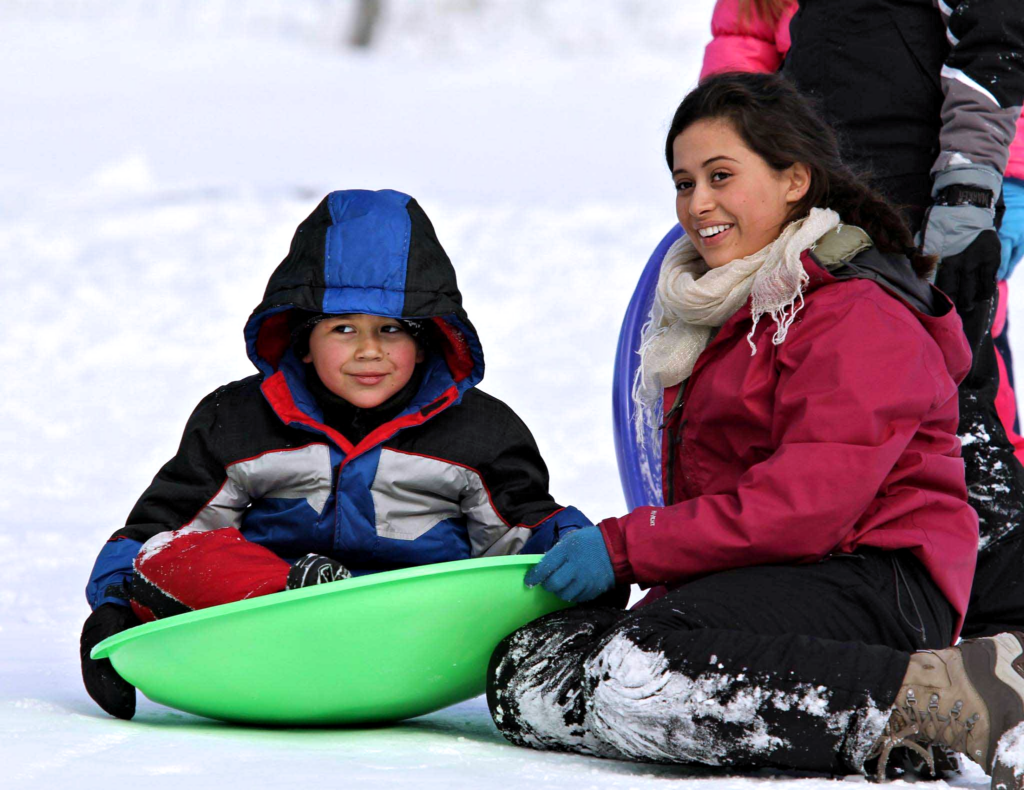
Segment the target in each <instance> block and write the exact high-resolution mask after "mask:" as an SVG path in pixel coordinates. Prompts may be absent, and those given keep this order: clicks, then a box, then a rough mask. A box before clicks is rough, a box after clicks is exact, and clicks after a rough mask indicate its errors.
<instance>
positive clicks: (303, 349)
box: [288, 308, 435, 359]
mask: <svg viewBox="0 0 1024 790" xmlns="http://www.w3.org/2000/svg"><path fill="white" fill-rule="evenodd" d="M332 317H333V314H332V313H311V312H310V311H308V310H299V309H297V308H293V309H292V310H289V311H288V332H289V333H290V335H291V346H292V351H293V353H294V354H295V356H296V357H298V358H299V359H302V358H303V357H304V356H306V354H308V353H309V336H310V334H312V332H313V328H314V327H315V326H316V325H317V324H319V323H320V322H321V321H323V320H324V319H327V318H332ZM395 320H396V321H398V323H400V324H401V325H402V326H403V327H405V331H406V332H408V333H409V334H410V335H411V336H412V339H413V340H415V341H416V345H417V346H419V348H421V349H422V350H423V351H426V352H428V353H429V352H430V350H431V349H432V348H434V346H435V342H434V329H433V322H432V321H429V320H422V321H417V320H413V319H407V318H396V319H395Z"/></svg>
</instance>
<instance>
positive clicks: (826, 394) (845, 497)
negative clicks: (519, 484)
mask: <svg viewBox="0 0 1024 790" xmlns="http://www.w3.org/2000/svg"><path fill="white" fill-rule="evenodd" d="M802 261H803V264H804V269H805V271H806V272H807V274H808V275H809V276H810V282H809V284H808V286H807V288H806V291H805V295H804V298H805V304H804V306H803V308H802V309H801V310H800V311H799V312H798V313H797V316H796V320H795V321H794V323H793V324H792V326H791V327H790V328H789V333H788V336H787V337H786V338H785V340H784V341H783V342H782V343H780V344H779V345H775V344H774V343H773V336H774V334H775V331H776V325H775V322H774V321H773V320H772V319H771V318H770V317H769V316H764V317H763V318H762V319H761V320H760V322H759V323H758V325H757V329H756V331H755V332H754V334H753V344H754V346H755V347H756V353H755V354H754V355H753V356H751V347H750V345H749V343H748V341H747V336H748V334H749V333H750V331H751V326H752V321H751V314H750V309H749V301H748V304H747V306H745V307H743V308H741V309H740V310H739V312H738V313H736V314H735V315H734V316H733V317H732V318H730V319H729V320H728V321H727V322H726V324H725V325H724V326H723V327H722V328H721V330H720V331H719V333H718V334H717V335H716V336H715V338H714V340H713V341H712V342H711V343H710V344H709V345H708V347H707V348H706V349H705V350H704V352H703V353H702V354H701V355H700V357H699V358H698V360H697V363H696V365H695V367H694V370H693V373H692V374H691V376H690V377H689V379H688V380H687V384H686V389H685V392H684V395H683V401H682V402H683V404H684V405H683V407H682V411H681V412H678V413H677V414H676V416H675V417H674V418H673V420H672V421H671V422H670V423H669V424H668V425H667V426H666V429H665V432H664V433H665V434H666V436H668V435H669V432H670V431H671V432H674V434H673V435H675V436H678V437H679V441H678V444H676V445H675V450H674V452H672V453H671V455H672V457H673V458H674V459H675V465H674V473H673V482H672V484H671V490H666V501H674V502H676V503H677V504H672V505H669V506H667V507H661V508H652V507H640V508H637V509H636V510H634V511H633V512H631V513H629V514H628V515H626V516H623V517H621V518H609V519H605V520H604V521H602V522H601V524H600V528H601V531H602V533H603V535H604V539H605V545H606V547H607V548H608V551H609V555H610V557H611V560H612V567H613V568H614V571H615V576H616V579H617V581H619V582H620V583H622V582H637V583H639V584H641V585H643V586H656V585H660V584H667V585H668V586H670V587H671V586H673V585H675V584H680V583H683V582H685V581H687V580H690V579H693V578H696V577H699V576H704V575H707V574H710V573H716V572H720V571H725V570H729V569H732V568H740V567H745V566H750V565H772V564H793V563H808V562H816V561H818V560H820V559H822V558H823V557H826V556H828V555H830V554H833V553H848V552H854V551H857V550H858V549H862V548H865V547H874V548H878V549H884V550H895V549H909V550H910V551H911V552H913V554H914V555H915V556H916V557H917V558H918V559H919V560H920V561H921V563H922V564H923V565H924V567H925V568H926V569H927V570H928V572H929V574H930V575H931V577H932V578H933V579H934V580H935V582H936V584H937V586H938V587H939V589H940V590H941V591H942V592H943V594H944V595H945V596H946V598H947V599H948V600H949V602H950V603H951V604H952V606H953V607H954V609H955V610H956V611H957V612H958V613H959V614H960V618H961V622H962V617H963V614H964V612H965V611H966V609H967V602H968V598H969V595H970V590H971V581H972V579H973V576H974V566H975V560H976V558H977V553H978V518H977V515H976V514H975V512H974V510H973V509H972V508H971V507H970V505H968V503H967V490H966V485H965V483H964V463H963V460H962V459H961V457H960V442H959V440H958V439H957V436H956V429H957V422H958V419H959V410H958V408H957V385H958V383H959V382H960V381H962V380H963V378H964V376H965V375H966V374H967V371H968V370H969V368H970V359H971V357H970V351H969V349H968V346H967V341H966V339H965V338H964V333H963V329H962V327H961V324H960V319H959V317H958V316H957V314H956V312H955V311H954V310H952V308H951V306H950V305H949V303H948V300H947V299H946V298H945V297H944V296H942V295H941V294H938V293H936V295H935V299H937V300H940V301H941V303H942V306H943V309H944V310H945V312H944V314H942V315H939V316H936V315H927V314H925V313H922V312H920V311H918V310H916V309H914V308H912V307H911V306H909V304H908V303H906V302H904V301H901V300H900V299H899V298H897V297H896V296H894V295H892V294H891V293H890V292H888V291H886V290H884V289H883V288H882V287H881V286H880V285H878V284H877V283H876V282H874V281H872V280H870V279H850V280H838V279H837V278H836V277H835V276H833V275H832V274H830V273H829V272H828V271H826V270H825V269H824V268H822V266H821V265H819V263H818V262H817V259H816V258H814V257H813V256H812V254H811V253H808V252H805V253H804V254H803V258H802ZM905 265H906V264H905ZM906 266H907V268H908V269H909V265H906ZM937 312H942V311H941V310H939V311H937ZM676 389H678V388H676ZM674 395H675V390H673V389H670V390H668V391H666V394H665V402H666V403H669V404H671V403H672V401H673V398H674ZM666 451H667V446H666ZM666 488H668V486H666ZM957 630H958V631H959V625H958V626H957Z"/></svg>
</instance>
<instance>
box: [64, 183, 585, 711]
mask: <svg viewBox="0 0 1024 790" xmlns="http://www.w3.org/2000/svg"><path fill="white" fill-rule="evenodd" d="M245 340H246V347H247V350H248V354H249V357H250V359H251V360H252V361H253V363H254V364H255V365H256V367H257V369H258V370H259V373H258V374H257V375H255V376H251V377H249V378H247V379H243V380H241V381H236V382H234V383H232V384H227V385H225V386H223V387H220V388H219V389H217V390H216V391H215V392H213V393H212V394H210V395H209V396H207V397H206V398H205V399H204V400H203V401H202V402H201V403H200V404H199V406H198V407H197V408H196V410H195V411H194V412H193V414H192V416H191V418H190V419H189V421H188V424H187V425H186V427H185V433H184V436H183V437H182V440H181V446H180V447H179V448H178V452H177V454H176V455H175V457H174V458H172V459H171V460H170V461H169V462H168V463H167V464H166V465H165V466H164V467H163V468H162V469H161V470H160V471H159V472H158V473H157V476H156V478H155V479H154V480H153V483H152V484H151V485H150V486H149V488H148V489H147V490H146V491H145V492H144V493H143V495H142V497H141V498H140V499H139V501H138V503H137V504H136V505H135V507H134V509H133V510H132V512H131V513H130V515H129V516H128V521H127V524H126V525H125V526H124V527H123V528H122V529H119V530H117V531H116V532H115V533H114V534H113V536H112V537H111V538H110V540H109V541H108V542H107V543H106V544H105V545H104V547H103V549H102V550H101V551H100V554H99V557H98V558H97V560H96V564H95V567H94V568H93V571H92V576H91V578H90V580H89V583H88V586H87V589H86V595H87V598H88V600H89V603H90V605H91V606H92V607H93V609H94V611H93V613H92V615H91V616H90V617H89V619H88V620H87V621H86V624H85V628H84V630H83V632H82V641H81V651H82V672H83V677H84V680H85V686H86V689H87V690H88V692H89V694H90V695H91V696H92V697H93V699H94V700H96V702H97V703H99V705H100V706H101V707H102V708H103V709H104V710H106V711H107V712H108V713H111V714H113V715H115V716H120V717H122V718H131V717H132V715H133V714H134V711H135V690H134V688H132V687H131V686H130V685H129V684H128V683H127V682H126V681H124V680H123V679H121V678H120V677H119V676H118V675H117V673H116V672H115V671H114V669H113V667H112V666H111V665H110V662H109V661H108V660H106V659H103V660H100V661H94V660H93V659H92V658H91V657H90V655H89V652H90V651H91V649H92V647H94V646H95V645H96V644H97V643H98V642H100V641H101V640H102V639H104V638H106V637H107V636H110V635H112V634H114V633H117V632H119V631H122V630H124V629H125V628H129V627H131V626H133V625H136V624H138V622H139V621H140V620H143V621H148V620H152V619H154V618H159V617H166V616H169V615H174V614H179V613H182V612H187V611H191V610H194V609H201V608H204V607H208V606H214V605H217V604H223V603H228V602H231V601H237V600H241V599H243V598H249V597H253V596H256V595H266V594H268V593H274V592H280V591H283V590H286V589H294V588H298V587H303V586H306V585H309V584H316V583H320V582H329V581H337V580H342V579H345V578H347V577H348V576H350V575H351V576H358V575H361V574H366V573H374V572H377V571H384V570H389V569H394V568H403V567H408V566H412V565H425V564H428V563H435V562H444V561H448V560H460V559H468V558H472V557H485V556H494V555H504V554H517V553H521V552H525V553H542V552H544V551H546V550H547V549H548V548H550V547H551V546H552V545H553V544H554V543H555V542H556V541H557V540H558V539H559V537H560V536H562V535H564V534H566V533H567V532H570V531H572V530H575V529H576V528H578V527H580V526H585V525H589V524H590V521H589V520H588V519H587V518H586V516H584V515H583V514H582V513H581V512H580V511H578V510H577V509H575V508H572V507H561V506H559V505H558V504H556V503H555V501H554V500H553V499H552V497H551V495H550V494H549V493H548V474H547V469H546V468H545V465H544V461H543V460H542V459H541V457H540V453H539V452H538V450H537V446H536V444H535V443H534V440H533V437H532V436H531V435H530V432H529V430H528V429H527V427H526V426H525V425H524V424H523V422H522V421H521V420H520V419H519V418H518V417H517V416H516V414H515V413H514V412H513V411H512V410H511V409H510V408H509V407H508V406H506V405H505V404H504V403H502V402H501V401H499V400H497V399H495V398H492V397H491V396H489V395H486V394H485V393H483V392H481V391H480V390H478V389H477V388H476V385H477V384H478V383H479V381H480V380H481V378H482V377H483V373H484V358H483V351H482V349H481V347H480V341H479V339H478V338H477V334H476V330H475V329H474V328H473V325H472V324H471V323H470V321H469V317H468V316H467V315H466V312H465V310H464V309H463V307H462V297H461V295H460V293H459V290H458V286H457V284H456V280H455V271H454V269H453V268H452V265H451V262H450V261H449V260H448V256H447V255H446V254H445V252H444V249H443V248H442V247H441V245H440V243H439V242H438V240H437V237H436V235H435V234H434V229H433V227H432V226H431V224H430V221H429V220H428V219H427V216H426V214H424V212H423V210H422V209H421V208H420V207H419V205H418V204H417V203H416V201H415V200H413V199H412V198H410V197H409V196H408V195H403V194H401V193H399V192H393V191H390V190H383V191H380V192H367V191H362V190H350V191H344V192H332V193H331V194H330V195H328V196H327V197H326V198H325V199H324V200H323V201H322V202H321V203H320V205H319V206H318V207H317V208H316V210H315V211H314V212H313V213H312V214H311V215H310V216H309V217H308V218H307V219H306V220H305V221H304V222H303V223H302V224H301V225H299V228H298V230H297V231H296V233H295V237H294V240H293V241H292V245H291V250H290V251H289V253H288V255H287V256H286V257H285V259H284V260H283V261H282V263H281V264H280V265H279V266H278V267H277V269H276V271H275V272H274V273H273V274H272V275H271V277H270V282H269V283H268V285H267V290H266V293H265V295H264V298H263V302H262V303H261V304H260V305H259V306H258V307H257V308H256V310H255V311H254V312H253V314H252V316H251V317H250V318H249V321H248V323H247V324H246V327H245Z"/></svg>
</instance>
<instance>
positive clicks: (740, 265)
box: [633, 208, 839, 447]
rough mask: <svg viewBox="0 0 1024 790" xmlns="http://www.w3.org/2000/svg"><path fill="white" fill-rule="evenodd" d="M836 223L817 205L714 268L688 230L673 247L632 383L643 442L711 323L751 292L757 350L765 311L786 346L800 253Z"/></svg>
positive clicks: (801, 282)
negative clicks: (745, 253) (757, 332)
mask: <svg viewBox="0 0 1024 790" xmlns="http://www.w3.org/2000/svg"><path fill="white" fill-rule="evenodd" d="M837 225H839V215H838V214H836V212H834V211H832V210H831V209H820V208H812V209H811V211H810V213H809V214H808V215H807V216H806V217H804V218H803V219H799V220H796V221H795V222H791V223H789V224H788V225H787V226H786V227H785V229H784V230H783V231H782V233H781V234H780V235H779V237H778V238H777V239H776V240H775V241H773V242H772V243H771V244H769V245H767V246H766V247H764V248H763V249H761V250H759V251H758V252H755V253H754V254H753V255H748V256H747V257H746V258H737V259H736V260H734V261H730V262H729V263H727V264H725V265H724V266H719V267H717V268H715V269H709V268H708V265H707V264H706V263H704V259H703V258H701V257H700V254H699V253H698V252H697V248H696V247H695V246H694V243H693V241H692V240H691V239H690V238H689V237H688V236H683V237H682V238H681V239H679V241H677V242H676V243H675V244H673V245H672V246H671V247H670V248H669V250H668V252H667V253H665V259H664V261H663V262H662V264H661V273H660V275H659V276H658V289H657V291H656V293H655V296H654V304H653V305H652V306H651V314H650V317H649V318H648V320H647V323H646V324H644V328H643V330H642V337H641V342H640V349H639V351H638V352H637V353H639V354H640V366H639V368H638V369H637V372H636V379H635V380H634V381H633V407H634V408H633V411H634V420H635V426H634V427H635V430H636V436H637V441H638V443H639V444H640V446H641V447H643V446H644V442H645V434H646V433H647V428H648V426H649V427H655V426H656V425H658V423H660V420H658V422H654V421H653V420H654V415H655V413H656V410H657V407H658V402H659V400H660V399H661V396H662V393H663V392H664V390H665V389H666V388H667V387H672V386H674V385H676V384H679V383H681V382H682V381H684V380H685V379H687V378H688V377H689V375H690V373H691V372H692V371H693V365H694V363H695V362H696V361H697V357H698V356H700V353H701V352H702V351H703V350H704V348H705V347H706V346H707V344H708V340H709V338H710V337H711V329H712V327H720V326H722V324H724V323H725V322H726V321H727V320H729V318H731V317H732V315H733V314H734V313H735V312H736V311H737V310H739V309H740V308H741V307H742V306H743V305H744V304H746V301H747V299H748V298H752V301H751V305H750V313H751V317H752V318H753V320H754V324H753V326H752V327H751V328H750V334H749V335H747V342H748V343H750V348H751V356H753V355H754V354H755V353H757V348H756V347H755V346H754V341H753V337H754V330H755V329H757V322H758V321H759V320H760V319H761V316H763V315H764V314H766V313H767V314H769V315H770V316H771V317H772V319H773V320H774V321H775V326H776V330H775V335H774V336H773V337H772V342H773V343H774V344H775V345H779V344H780V343H782V341H784V340H785V339H786V333H787V332H788V331H789V327H790V324H792V323H793V319H794V318H796V314H797V313H798V312H799V311H800V308H801V307H803V304H804V300H803V289H804V286H805V285H806V284H807V281H808V276H807V272H806V271H804V267H803V264H802V263H801V262H800V254H801V253H802V252H803V251H804V250H806V249H808V248H809V247H812V246H813V245H814V243H815V242H816V241H818V239H820V238H821V237H822V236H824V235H825V234H826V233H828V232H829V231H830V230H832V229H833V228H835V227H836V226H837Z"/></svg>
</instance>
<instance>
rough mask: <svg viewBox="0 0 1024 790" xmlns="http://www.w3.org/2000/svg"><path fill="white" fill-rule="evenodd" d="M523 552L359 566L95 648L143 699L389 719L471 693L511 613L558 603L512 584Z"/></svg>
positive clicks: (312, 717) (252, 713)
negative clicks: (345, 574) (361, 571)
mask: <svg viewBox="0 0 1024 790" xmlns="http://www.w3.org/2000/svg"><path fill="white" fill-rule="evenodd" d="M540 557H541V555H539V554H533V555H526V556H522V555H520V556H513V557H487V558H483V559H475V560H460V561H457V562H445V563H439V564H437V565H425V566H420V567H417V568H405V569H402V570H397V571H388V572H385V573H378V574H373V575H370V576H362V577H359V578H356V579H348V580H346V581H342V582H334V583H332V584H321V585H317V586H314V587H306V588H304V589H301V590H291V591H288V592H282V593H276V594H274V595H266V596H262V597H260V598H252V599H250V600H247V601H239V602H237V603H231V604H225V605H224V606H215V607H212V608H210V609H201V610H199V611H196V612H189V613H187V614H182V615H177V616H175V617H168V618H166V619H164V620H158V621H156V622H153V623H146V624H145V625H141V626H138V627H137V628H132V629H130V630H128V631H124V632H122V633H120V634H115V635H114V636H112V637H110V638H108V639H105V640H103V641H102V642H100V644H98V645H96V647H95V648H93V650H92V657H93V658H109V659H110V660H111V662H112V663H113V665H114V668H115V669H116V670H117V671H118V672H119V673H120V674H121V676H122V677H124V678H125V679H126V680H128V681H129V682H130V683H132V684H133V685H134V686H136V687H137V688H138V689H139V690H140V691H142V692H143V693H144V694H145V695H146V696H147V697H149V698H150V699H151V700H153V701H154V702H159V703H162V704H164V705H168V706H170V707H172V708H178V709H179V710H183V711H188V712H189V713H195V714H198V715H200V716H208V717H210V718H214V719H223V720H225V721H234V722H246V723H253V724H274V725H360V724H379V723H383V722H388V721H397V720H399V719H406V718H409V717H411V716H420V715H422V714H424V713H430V712H431V711H435V710H438V709H440V708H443V707H446V706H448V705H452V704H454V703H456V702H461V701H462V700H466V699H469V698H471V697H475V696H477V695H478V694H481V693H483V691H484V683H485V679H486V678H485V675H486V671H487V662H488V660H489V659H490V656H491V653H492V652H493V651H494V648H495V647H496V646H497V645H498V642H500V641H501V640H502V639H504V638H505V637H506V636H507V635H508V634H510V633H512V632H513V631H514V630H515V629H517V628H518V627H519V626H521V625H525V624H526V623H528V622H530V621H531V620H534V619H536V618H537V617H540V616H541V615H543V614H547V613H548V612H553V611H556V610H558V609H563V608H565V607H567V606H569V604H566V603H565V602H564V601H561V600H560V599H558V598H557V597H555V596H554V595H551V594H550V593H548V592H546V591H544V590H543V589H542V588H540V587H534V588H532V589H531V588H527V587H526V586H525V585H524V584H523V576H524V575H525V573H526V570H527V569H528V568H529V567H530V566H532V565H535V564H536V563H537V562H538V561H539V560H540Z"/></svg>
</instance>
